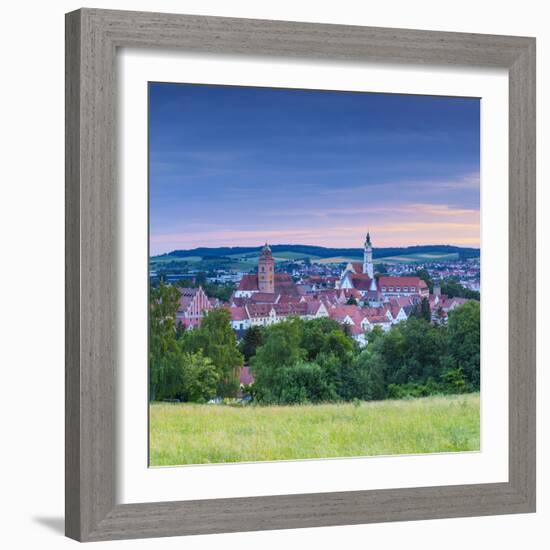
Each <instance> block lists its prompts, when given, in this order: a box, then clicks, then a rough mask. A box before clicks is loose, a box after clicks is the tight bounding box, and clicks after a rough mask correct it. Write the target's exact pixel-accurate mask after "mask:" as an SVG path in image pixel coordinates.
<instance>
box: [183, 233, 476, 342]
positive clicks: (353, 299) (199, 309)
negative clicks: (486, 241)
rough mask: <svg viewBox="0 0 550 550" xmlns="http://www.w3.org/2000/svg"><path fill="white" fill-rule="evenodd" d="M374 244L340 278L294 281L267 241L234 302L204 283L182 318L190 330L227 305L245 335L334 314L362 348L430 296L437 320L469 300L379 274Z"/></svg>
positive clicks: (188, 295)
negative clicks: (278, 267) (279, 269)
mask: <svg viewBox="0 0 550 550" xmlns="http://www.w3.org/2000/svg"><path fill="white" fill-rule="evenodd" d="M372 252H373V247H372V242H371V239H370V235H369V234H367V237H366V240H365V243H364V258H363V262H362V263H361V262H350V263H348V264H347V265H346V266H345V268H344V270H343V272H342V273H341V275H340V277H339V278H338V277H322V276H318V275H316V276H313V277H309V278H305V279H304V280H299V281H297V282H295V281H294V280H293V278H292V276H291V275H289V274H287V273H276V272H275V261H274V258H273V255H272V252H271V249H270V247H269V245H268V244H267V243H266V244H265V246H264V247H263V249H262V251H261V255H260V258H259V260H258V269H257V272H256V273H251V274H244V275H243V276H242V277H241V278H240V281H239V284H238V286H237V288H236V290H235V291H234V293H233V295H232V296H231V298H230V300H229V302H227V303H221V302H219V301H218V300H214V299H212V298H209V297H208V296H207V295H206V293H205V292H204V290H203V289H202V288H201V287H198V288H181V289H180V293H181V298H180V307H179V309H178V312H177V321H178V322H180V323H182V325H183V326H184V327H185V328H187V329H192V328H194V327H196V326H198V325H200V323H201V320H202V318H203V317H204V315H205V313H206V312H208V311H210V310H211V309H213V308H216V307H226V308H227V309H228V310H229V312H230V314H231V326H232V327H233V329H234V330H235V332H236V333H237V336H238V337H240V336H242V335H243V334H244V332H245V331H246V330H247V329H249V328H250V327H252V326H264V327H265V326H269V325H272V324H274V323H278V322H280V321H283V320H285V319H287V318H289V317H294V316H296V317H300V318H303V319H317V318H321V317H329V318H331V319H334V320H335V321H337V322H338V323H340V324H342V325H346V327H347V330H348V332H349V334H350V335H351V336H352V338H353V339H354V340H356V341H357V342H358V344H359V345H360V346H364V345H366V343H367V335H368V333H369V332H370V331H372V330H373V329H374V328H375V327H377V326H378V327H380V328H381V329H382V330H384V331H387V330H389V329H390V328H391V326H392V325H394V324H396V323H399V322H401V321H404V320H406V319H407V318H408V317H409V316H410V315H411V314H413V313H414V312H416V311H417V310H418V308H419V307H420V304H421V302H422V300H423V299H426V300H428V304H429V308H430V312H431V315H432V320H433V322H434V323H445V322H446V319H447V315H448V312H449V311H451V310H452V309H454V308H455V307H457V306H458V305H460V304H462V303H464V302H465V301H466V300H465V299H464V298H448V297H447V296H442V295H441V293H440V291H439V287H435V288H434V293H433V294H430V292H429V289H428V285H427V284H426V282H425V281H424V280H423V279H421V278H420V277H415V276H412V277H411V276H403V277H395V276H393V277H390V276H385V275H382V276H380V277H378V278H377V277H375V275H374V266H373V262H372Z"/></svg>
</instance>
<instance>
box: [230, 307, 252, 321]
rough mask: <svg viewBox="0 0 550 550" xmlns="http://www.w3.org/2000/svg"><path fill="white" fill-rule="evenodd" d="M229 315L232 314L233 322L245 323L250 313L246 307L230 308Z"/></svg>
mask: <svg viewBox="0 0 550 550" xmlns="http://www.w3.org/2000/svg"><path fill="white" fill-rule="evenodd" d="M229 313H230V314H231V320H232V321H244V320H245V319H248V312H247V311H246V308H244V307H230V308H229Z"/></svg>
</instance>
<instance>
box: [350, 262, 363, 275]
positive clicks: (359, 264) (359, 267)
mask: <svg viewBox="0 0 550 550" xmlns="http://www.w3.org/2000/svg"><path fill="white" fill-rule="evenodd" d="M351 267H353V270H354V271H355V273H363V263H362V262H351Z"/></svg>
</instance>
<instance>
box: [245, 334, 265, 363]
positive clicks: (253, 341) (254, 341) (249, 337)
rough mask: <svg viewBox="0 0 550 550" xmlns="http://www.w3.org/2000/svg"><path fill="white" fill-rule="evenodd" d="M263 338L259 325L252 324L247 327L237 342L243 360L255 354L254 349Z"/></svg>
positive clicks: (246, 360) (261, 342)
mask: <svg viewBox="0 0 550 550" xmlns="http://www.w3.org/2000/svg"><path fill="white" fill-rule="evenodd" d="M263 340H264V338H263V332H262V329H261V327H259V326H257V325H253V326H251V327H249V328H248V329H247V331H246V332H245V334H244V337H243V339H242V340H241V342H240V344H239V351H240V352H241V353H242V354H243V356H244V360H245V362H248V361H250V359H251V358H252V357H254V355H256V350H257V349H258V347H259V346H261V345H262V344H263Z"/></svg>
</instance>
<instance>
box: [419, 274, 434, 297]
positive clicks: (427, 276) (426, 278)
mask: <svg viewBox="0 0 550 550" xmlns="http://www.w3.org/2000/svg"><path fill="white" fill-rule="evenodd" d="M416 276H417V277H420V278H421V279H422V280H423V281H424V282H425V283H426V284H427V285H428V289H429V290H430V293H431V292H433V289H434V282H433V281H432V278H431V277H430V274H429V272H428V270H427V269H425V268H422V269H417V270H416Z"/></svg>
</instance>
